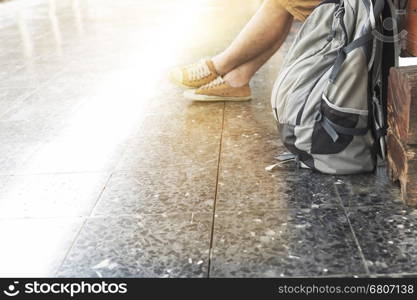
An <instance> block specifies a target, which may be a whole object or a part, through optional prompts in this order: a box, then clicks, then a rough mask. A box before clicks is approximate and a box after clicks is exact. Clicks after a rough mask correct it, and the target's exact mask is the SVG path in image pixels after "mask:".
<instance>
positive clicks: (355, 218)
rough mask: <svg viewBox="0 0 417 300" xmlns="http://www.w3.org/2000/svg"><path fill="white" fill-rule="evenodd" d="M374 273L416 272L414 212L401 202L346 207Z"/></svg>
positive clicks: (370, 268)
mask: <svg viewBox="0 0 417 300" xmlns="http://www.w3.org/2000/svg"><path fill="white" fill-rule="evenodd" d="M348 216H349V219H350V222H351V223H352V226H353V230H354V231H355V234H356V236H357V238H358V241H359V244H360V246H361V248H362V251H363V254H364V256H365V259H366V262H367V265H368V268H369V271H370V272H371V273H373V274H390V273H393V274H394V273H416V272H417V248H416V246H415V245H416V243H417V213H416V211H415V210H412V209H410V208H406V207H404V206H403V205H400V204H397V205H396V204H391V205H384V206H373V207H356V208H355V207H352V208H348Z"/></svg>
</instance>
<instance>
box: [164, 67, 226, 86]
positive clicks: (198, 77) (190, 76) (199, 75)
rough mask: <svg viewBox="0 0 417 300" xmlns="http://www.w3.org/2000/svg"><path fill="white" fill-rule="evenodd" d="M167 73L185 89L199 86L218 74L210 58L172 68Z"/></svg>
mask: <svg viewBox="0 0 417 300" xmlns="http://www.w3.org/2000/svg"><path fill="white" fill-rule="evenodd" d="M169 75H170V76H169V77H170V79H171V81H172V82H173V83H175V84H177V85H179V86H181V87H183V88H187V89H190V88H191V89H196V88H199V87H201V86H203V85H205V84H208V83H210V82H211V81H213V80H214V79H216V78H217V77H218V76H219V74H217V71H216V69H215V68H214V64H213V62H212V61H211V60H201V61H199V62H197V63H195V64H192V65H188V66H185V67H177V68H174V69H172V70H171V71H170V74H169Z"/></svg>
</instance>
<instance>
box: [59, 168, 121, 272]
mask: <svg viewBox="0 0 417 300" xmlns="http://www.w3.org/2000/svg"><path fill="white" fill-rule="evenodd" d="M112 175H113V174H110V175H109V178H107V180H106V182H105V183H104V186H103V188H102V190H101V191H100V193H99V194H98V196H97V200H96V203H95V204H94V206H93V208H92V209H91V211H90V214H89V216H88V217H85V218H84V221H83V222H82V224H81V226H80V228H79V230H78V232H77V233H76V235H75V236H74V239H73V241H72V243H71V245H70V246H69V247H68V250H67V251H66V253H65V256H64V258H63V259H62V261H61V263H60V264H59V267H58V268H57V270H56V272H55V277H56V276H57V274H58V272H59V271H60V270H61V268H62V266H63V265H64V263H65V261H66V260H67V257H68V255H69V253H70V252H71V250H72V248H73V247H74V245H75V243H76V242H77V240H78V237H79V236H80V234H81V231H82V230H83V228H84V226H85V224H86V223H87V220H88V219H89V218H90V217H91V216H92V214H93V212H94V210H95V208H96V206H97V203H98V202H99V200H100V198H101V196H102V194H103V192H104V190H105V189H106V186H107V184H108V183H109V181H110V179H111V177H112Z"/></svg>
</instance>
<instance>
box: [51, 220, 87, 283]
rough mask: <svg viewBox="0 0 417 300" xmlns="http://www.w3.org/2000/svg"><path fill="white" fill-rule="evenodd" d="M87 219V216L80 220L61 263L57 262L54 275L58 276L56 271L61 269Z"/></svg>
mask: <svg viewBox="0 0 417 300" xmlns="http://www.w3.org/2000/svg"><path fill="white" fill-rule="evenodd" d="M87 219H88V218H84V221H83V222H82V224H81V226H80V228H79V229H78V231H77V233H76V234H75V236H74V239H73V240H72V242H71V245H70V246H69V247H68V250H67V251H66V253H65V255H64V258H63V259H62V261H61V263H60V264H59V266H58V268H57V269H56V271H55V274H54V277H58V273H59V271H60V270H61V268H62V266H63V265H64V263H65V261H66V260H67V257H68V255H69V254H70V252H71V250H72V248H73V247H74V245H75V242H76V241H77V240H78V237H79V236H80V234H81V231H82V230H83V228H84V225H85V223H87Z"/></svg>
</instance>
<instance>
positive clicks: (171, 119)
mask: <svg viewBox="0 0 417 300" xmlns="http://www.w3.org/2000/svg"><path fill="white" fill-rule="evenodd" d="M166 112H169V109H167V110H166ZM222 125H223V105H217V106H215V107H206V108H205V109H204V110H201V109H199V107H189V108H188V109H187V110H184V111H183V112H182V113H172V114H159V113H158V112H156V113H150V114H148V115H147V116H146V117H145V119H144V120H143V122H142V124H141V126H140V132H141V133H142V134H144V135H148V136H152V135H154V136H157V135H167V136H172V137H177V138H178V139H181V138H182V137H198V136H201V135H207V136H213V137H217V138H219V137H220V134H221V131H222Z"/></svg>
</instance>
